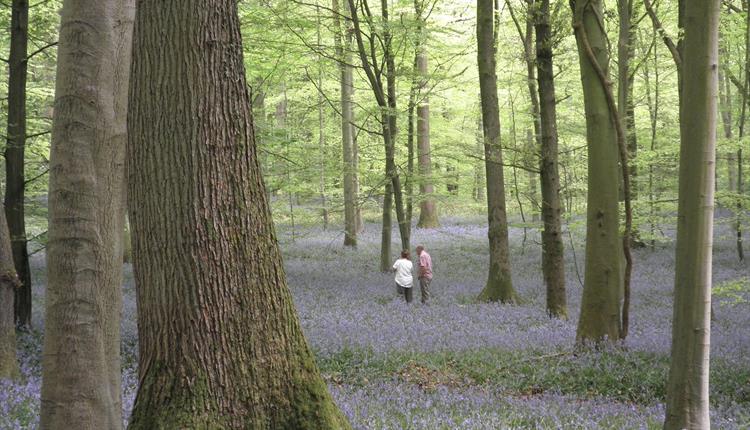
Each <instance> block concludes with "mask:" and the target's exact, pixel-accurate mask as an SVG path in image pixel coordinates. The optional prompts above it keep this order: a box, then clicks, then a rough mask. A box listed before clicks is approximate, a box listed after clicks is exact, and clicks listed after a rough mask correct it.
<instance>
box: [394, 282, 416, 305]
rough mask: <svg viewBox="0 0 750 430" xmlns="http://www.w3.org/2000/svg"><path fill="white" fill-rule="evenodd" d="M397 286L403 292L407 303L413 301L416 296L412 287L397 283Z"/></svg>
mask: <svg viewBox="0 0 750 430" xmlns="http://www.w3.org/2000/svg"><path fill="white" fill-rule="evenodd" d="M396 288H398V290H399V294H401V292H403V294H404V298H405V299H406V303H411V301H412V300H413V298H414V295H413V293H412V291H411V290H412V289H411V288H404V287H402V286H401V285H398V284H396Z"/></svg>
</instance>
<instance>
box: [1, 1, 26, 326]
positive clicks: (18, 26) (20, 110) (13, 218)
mask: <svg viewBox="0 0 750 430" xmlns="http://www.w3.org/2000/svg"><path fill="white" fill-rule="evenodd" d="M28 40H29V2H28V1H27V0H13V2H12V4H11V23H10V53H9V56H8V132H7V133H8V135H7V138H6V145H5V183H6V185H5V199H4V201H5V217H6V219H7V220H8V229H9V231H10V242H11V249H12V250H13V261H14V265H15V268H16V272H17V273H18V276H19V279H20V280H21V286H20V287H19V288H16V289H15V305H14V306H15V307H14V309H15V310H14V312H15V321H16V325H18V326H19V327H22V328H24V327H25V328H28V327H30V326H31V270H30V269H29V252H28V248H27V243H26V242H27V240H26V216H25V212H26V211H25V207H24V204H25V200H26V198H25V194H26V177H25V152H26V70H27V63H28V58H27V56H28V52H27V51H28Z"/></svg>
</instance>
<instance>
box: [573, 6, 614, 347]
mask: <svg viewBox="0 0 750 430" xmlns="http://www.w3.org/2000/svg"><path fill="white" fill-rule="evenodd" d="M571 6H572V8H573V27H574V29H575V34H576V42H577V45H578V52H579V54H578V57H579V62H580V67H581V82H582V84H583V97H584V110H585V113H586V142H587V146H588V151H589V153H588V202H587V209H586V257H585V259H586V263H585V264H586V269H585V272H584V286H583V298H582V301H581V314H580V318H579V320H578V330H577V335H576V337H577V339H578V341H579V342H580V341H597V342H598V341H602V340H605V339H609V340H611V341H615V340H616V339H618V338H619V336H620V323H621V321H620V290H621V287H622V278H621V275H622V270H621V258H622V254H621V241H620V232H619V221H620V215H619V203H618V197H619V196H618V194H619V193H618V189H619V188H618V187H619V179H618V177H619V172H620V170H619V169H620V168H619V166H618V158H619V156H618V146H617V134H616V130H615V124H614V121H613V116H612V113H611V111H610V106H609V105H608V103H607V98H606V94H605V87H604V85H603V83H602V82H601V80H600V79H599V76H598V74H597V72H596V70H595V67H596V65H595V64H593V63H592V62H591V59H590V57H589V55H588V53H587V51H588V50H589V49H590V51H591V52H592V53H593V56H594V58H595V60H596V62H597V63H598V66H599V67H600V68H601V69H602V70H603V71H604V73H605V74H606V73H607V70H608V66H609V53H608V49H607V40H606V37H607V36H606V33H605V32H604V27H603V25H602V23H601V22H599V19H600V17H601V16H602V1H601V0H573V1H571ZM587 45H588V46H587Z"/></svg>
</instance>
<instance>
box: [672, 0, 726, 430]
mask: <svg viewBox="0 0 750 430" xmlns="http://www.w3.org/2000/svg"><path fill="white" fill-rule="evenodd" d="M719 6H720V2H719V0H707V1H701V2H695V1H692V2H687V5H686V9H685V21H684V22H685V41H684V51H683V52H684V57H683V61H684V63H683V64H684V68H683V74H682V79H683V87H682V97H683V100H685V103H684V104H683V108H682V112H681V114H680V136H681V145H680V186H679V188H680V190H679V204H678V208H677V245H676V246H677V250H676V258H675V296H674V316H673V323H672V362H671V366H670V369H669V382H668V384H667V411H666V419H665V422H664V428H665V429H667V430H672V429H691V430H692V429H708V428H710V426H711V423H710V420H709V401H708V379H709V376H708V374H709V351H710V338H711V250H712V238H713V215H714V181H715V176H714V168H715V165H714V162H715V148H716V120H717V118H716V116H717V115H716V114H717V112H716V109H717V106H716V102H717V88H718V74H717V73H718V39H719Z"/></svg>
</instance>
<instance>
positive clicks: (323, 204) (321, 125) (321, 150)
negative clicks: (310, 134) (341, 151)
mask: <svg viewBox="0 0 750 430" xmlns="http://www.w3.org/2000/svg"><path fill="white" fill-rule="evenodd" d="M316 17H317V26H316V36H317V43H318V46H323V45H322V40H321V35H320V27H321V23H320V6H316ZM317 60H318V88H319V89H320V91H318V156H319V160H318V164H319V169H320V176H319V179H320V180H319V182H318V191H319V192H320V215H321V218H322V222H323V230H328V200H327V198H326V137H325V112H324V110H323V104H324V103H325V100H324V99H323V93H322V90H323V56H322V55H320V54H318V59H317Z"/></svg>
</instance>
